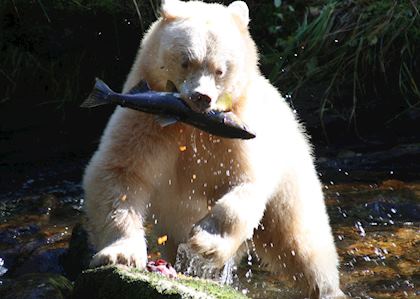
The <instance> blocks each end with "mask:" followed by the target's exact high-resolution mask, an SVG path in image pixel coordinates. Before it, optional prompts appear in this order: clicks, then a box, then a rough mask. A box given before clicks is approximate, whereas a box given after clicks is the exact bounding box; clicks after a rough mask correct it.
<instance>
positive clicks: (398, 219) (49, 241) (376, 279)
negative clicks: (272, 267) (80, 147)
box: [0, 160, 420, 298]
mask: <svg viewBox="0 0 420 299" xmlns="http://www.w3.org/2000/svg"><path fill="white" fill-rule="evenodd" d="M85 162H86V161H85V160H83V161H81V160H78V161H77V162H74V161H72V162H71V163H69V165H68V166H69V167H67V168H66V167H61V168H59V169H57V168H56V169H44V170H42V171H41V172H38V173H34V174H33V177H32V178H29V179H26V180H24V181H23V183H22V184H21V185H20V186H19V187H16V186H11V187H10V188H9V189H8V188H3V190H6V191H5V192H3V193H2V194H0V240H1V243H0V280H1V281H2V284H3V285H5V284H6V285H7V284H10V283H11V281H13V280H14V279H16V277H19V276H20V275H22V274H26V273H32V272H37V273H46V272H53V273H59V274H64V275H67V276H68V277H70V276H71V275H69V273H68V272H67V273H66V271H65V270H64V269H63V265H62V263H61V260H60V256H61V255H62V254H63V253H65V252H66V248H67V246H68V243H69V240H70V235H71V231H72V228H73V226H74V225H75V224H76V223H78V222H81V221H82V218H83V215H82V212H81V205H82V203H83V198H82V197H83V196H82V188H81V185H80V183H79V180H80V175H81V169H82V166H83V165H84V163H85ZM388 176H389V177H392V175H391V174H388ZM348 177H349V180H347V181H351V174H350V175H348ZM357 181H360V179H358V180H357ZM366 181H367V180H365V182H358V183H354V182H353V183H349V182H346V183H335V182H332V181H331V182H324V188H325V190H324V191H325V194H326V202H327V206H328V212H329V215H330V217H331V223H332V227H333V230H334V236H335V238H336V244H337V247H338V251H339V255H340V258H341V281H342V287H343V290H344V291H345V292H346V293H347V294H349V295H351V296H352V297H354V298H418V296H420V292H419V290H418V285H419V283H420V275H419V273H420V254H419V250H418V248H419V244H420V234H419V230H420V205H419V203H420V183H419V182H403V181H399V180H397V179H393V178H388V179H385V180H383V179H381V180H380V181H379V182H376V183H372V182H366ZM370 181H372V180H371V179H370ZM159 246H163V245H156V246H152V247H153V248H152V251H153V252H152V255H153V256H156V255H158V251H159ZM236 275H237V278H238V279H235V282H234V286H236V287H237V288H239V289H240V290H242V291H243V292H244V293H246V294H248V296H250V297H252V298H301V297H302V294H300V293H297V291H296V290H295V289H294V288H293V287H292V286H291V285H289V284H288V282H285V281H284V280H283V279H282V277H281V276H274V275H270V274H268V273H267V272H265V271H263V270H262V269H260V268H259V267H258V266H257V265H256V263H254V261H253V260H252V258H250V259H248V260H245V261H244V262H243V263H242V264H241V265H240V266H239V269H238V271H237V273H236ZM0 289H1V287H0Z"/></svg>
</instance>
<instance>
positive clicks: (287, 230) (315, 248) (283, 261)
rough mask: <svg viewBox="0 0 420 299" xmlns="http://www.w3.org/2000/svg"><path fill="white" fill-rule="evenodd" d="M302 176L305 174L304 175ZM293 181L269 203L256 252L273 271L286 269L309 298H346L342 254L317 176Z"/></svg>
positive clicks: (260, 227)
mask: <svg viewBox="0 0 420 299" xmlns="http://www.w3.org/2000/svg"><path fill="white" fill-rule="evenodd" d="M301 177H304V175H302V176H301ZM296 183H299V179H295V180H291V181H290V182H289V183H288V186H289V187H288V188H287V189H286V188H285V189H283V190H282V191H280V192H279V193H278V194H277V195H276V196H275V197H273V198H272V199H271V200H270V202H269V203H268V205H267V208H266V211H265V213H264V217H263V219H262V221H261V225H260V226H259V227H258V229H257V230H256V232H255V234H254V238H253V240H254V244H255V247H256V253H257V256H258V258H259V259H260V261H261V262H262V264H265V265H266V266H267V267H268V269H269V270H271V271H272V272H286V273H288V274H289V276H290V277H291V278H293V280H295V281H296V282H297V283H299V284H300V285H301V286H302V288H303V289H304V290H305V291H306V292H307V293H309V298H311V299H313V298H317V299H318V298H345V296H344V294H343V293H342V291H341V290H340V286H339V272H338V269H337V268H338V255H337V252H336V248H335V244H334V239H333V235H332V232H331V228H330V225H329V221H328V215H327V213H326V209H325V204H324V201H323V196H322V193H321V190H320V186H319V183H318V182H317V180H316V179H312V180H307V181H306V185H305V186H303V187H302V188H297V186H296V185H295V184H296Z"/></svg>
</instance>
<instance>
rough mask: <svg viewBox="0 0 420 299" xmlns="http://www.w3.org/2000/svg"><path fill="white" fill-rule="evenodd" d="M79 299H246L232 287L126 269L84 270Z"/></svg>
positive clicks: (76, 291)
mask: <svg viewBox="0 0 420 299" xmlns="http://www.w3.org/2000/svg"><path fill="white" fill-rule="evenodd" d="M72 296H73V297H72V298H74V299H76V298H103V299H106V298H110V299H111V298H119V299H131V298H137V299H142V298H144V299H146V298H147V299H155V298H193V299H194V298H224V299H230V298H232V299H241V298H247V297H245V296H243V295H242V294H240V293H238V292H236V291H235V290H233V289H232V288H230V287H227V286H222V285H220V284H218V283H216V282H213V281H209V280H203V279H198V278H189V277H183V278H178V279H170V278H167V277H165V276H163V275H160V274H156V273H150V272H145V271H139V270H135V269H130V268H127V267H123V266H118V267H110V266H108V267H101V268H96V269H90V270H87V271H84V272H83V273H82V274H81V275H80V276H79V278H78V279H77V281H76V283H75V286H74V292H73V295H72Z"/></svg>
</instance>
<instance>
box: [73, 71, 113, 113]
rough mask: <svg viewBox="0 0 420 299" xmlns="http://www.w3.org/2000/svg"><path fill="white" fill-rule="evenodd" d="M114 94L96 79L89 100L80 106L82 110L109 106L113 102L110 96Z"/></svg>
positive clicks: (102, 82)
mask: <svg viewBox="0 0 420 299" xmlns="http://www.w3.org/2000/svg"><path fill="white" fill-rule="evenodd" d="M113 93H114V92H113V91H112V90H111V88H109V86H108V85H106V84H105V82H104V81H102V80H101V79H99V78H96V81H95V86H94V87H93V90H92V92H91V93H90V94H89V96H88V97H87V99H86V100H85V101H84V102H83V103H82V104H81V105H80V107H82V108H92V107H96V106H101V105H105V104H109V103H110V102H111V100H110V99H109V96H110V95H111V94H113Z"/></svg>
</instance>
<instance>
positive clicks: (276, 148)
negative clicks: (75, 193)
mask: <svg viewBox="0 0 420 299" xmlns="http://www.w3.org/2000/svg"><path fill="white" fill-rule="evenodd" d="M248 23H249V14H248V7H247V5H246V4H245V3H244V2H242V1H235V2H233V3H232V4H230V5H229V6H227V7H226V6H223V5H220V4H207V3H203V2H200V1H191V2H182V1H179V0H163V1H162V7H161V18H159V19H158V20H157V21H156V22H155V23H153V24H152V26H151V27H150V29H149V31H148V32H147V34H146V35H145V36H144V38H143V40H142V43H141V46H140V50H139V52H138V54H137V57H136V60H135V62H134V65H133V66H132V69H131V71H130V73H129V75H128V78H127V81H126V83H125V85H124V88H123V91H124V92H127V91H128V90H130V89H131V88H132V87H133V86H134V85H136V84H137V83H138V82H139V81H140V80H142V79H144V80H146V81H147V82H148V83H149V84H150V86H151V87H152V89H154V90H158V91H159V90H160V91H162V90H165V86H166V84H167V81H168V80H171V81H172V82H174V84H175V85H176V87H177V88H178V90H179V91H180V93H181V95H182V96H183V98H184V99H185V100H186V101H187V102H188V103H189V104H190V105H191V107H192V108H193V109H195V110H198V111H204V110H207V109H213V108H215V107H216V106H215V102H216V100H217V99H218V97H219V96H221V95H223V94H226V93H228V94H230V95H231V97H232V98H233V107H232V110H233V112H234V113H235V114H236V115H238V116H239V117H240V118H241V119H242V120H243V121H244V122H245V123H246V124H248V126H249V127H250V128H251V129H252V130H253V131H255V133H256V136H257V137H256V138H254V139H251V140H238V139H227V138H220V137H216V136H212V135H210V134H208V133H205V132H203V131H200V130H199V129H196V128H194V127H191V126H189V125H186V124H182V123H177V124H174V125H170V126H167V127H161V126H160V125H159V124H158V123H157V121H156V119H155V117H154V116H152V115H148V114H145V113H141V112H138V111H134V110H130V109H126V108H121V107H118V108H116V110H115V112H114V114H113V115H112V117H111V119H110V121H109V123H108V125H107V127H106V129H105V132H104V134H103V136H102V139H101V142H100V145H99V149H98V150H97V152H96V153H95V154H94V156H93V158H92V160H91V161H90V163H89V165H88V166H87V168H86V172H85V175H84V181H83V184H84V190H85V209H86V213H87V216H88V219H89V221H88V228H89V231H90V238H91V241H92V242H93V244H94V245H95V246H96V248H97V249H98V250H99V251H98V253H97V254H96V255H95V256H94V257H93V259H92V262H91V266H98V265H103V264H115V263H118V264H126V265H129V266H134V267H138V268H144V267H145V264H146V261H147V250H146V241H145V233H144V228H143V225H144V221H145V219H146V217H147V216H149V217H150V216H151V215H153V216H154V217H156V221H157V223H156V225H155V229H156V230H157V232H158V233H159V234H161V235H167V236H168V243H167V246H166V252H165V257H166V258H168V259H169V260H172V261H173V259H174V256H175V253H176V248H177V246H178V244H180V243H183V242H188V243H189V244H190V245H191V247H192V248H193V249H194V250H195V251H196V252H198V253H200V254H201V255H203V256H204V257H206V258H208V259H210V260H211V261H213V263H214V264H215V265H217V266H222V265H223V264H224V263H225V262H226V261H227V260H228V259H229V258H230V257H232V256H234V255H235V254H237V253H238V252H239V251H238V249H239V248H240V247H241V245H242V244H243V243H244V242H246V241H247V240H250V239H253V241H254V243H255V247H256V252H257V254H258V256H259V258H260V259H261V260H262V262H263V263H264V264H267V265H269V267H270V270H272V271H287V272H288V273H290V276H294V277H295V278H297V280H300V281H301V282H302V283H303V286H304V287H305V288H306V289H307V291H308V294H309V295H310V297H311V298H335V297H339V296H342V295H343V293H342V292H341V290H340V287H339V273H338V270H337V266H338V257H337V253H336V248H335V245H334V240H333V236H332V233H331V228H330V225H329V219H328V215H327V213H326V208H325V203H324V198H323V194H322V188H321V184H320V182H319V180H318V177H317V173H316V170H315V167H314V162H313V158H312V155H311V147H310V145H309V143H308V138H307V136H306V135H305V132H304V130H303V128H302V126H301V125H300V124H299V122H298V121H297V119H296V116H295V114H294V113H293V112H292V111H291V109H290V108H289V106H288V105H287V103H286V102H285V100H284V99H283V98H282V97H281V95H280V94H279V92H278V91H277V90H276V89H275V88H274V87H273V86H272V85H271V84H270V83H269V82H268V80H266V79H265V78H264V77H263V75H261V73H260V71H259V68H258V53H257V49H256V46H255V44H254V41H253V40H252V38H251V36H250V34H249V31H248ZM299 278H300V279H299Z"/></svg>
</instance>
